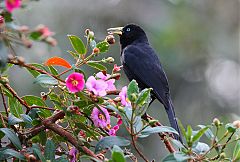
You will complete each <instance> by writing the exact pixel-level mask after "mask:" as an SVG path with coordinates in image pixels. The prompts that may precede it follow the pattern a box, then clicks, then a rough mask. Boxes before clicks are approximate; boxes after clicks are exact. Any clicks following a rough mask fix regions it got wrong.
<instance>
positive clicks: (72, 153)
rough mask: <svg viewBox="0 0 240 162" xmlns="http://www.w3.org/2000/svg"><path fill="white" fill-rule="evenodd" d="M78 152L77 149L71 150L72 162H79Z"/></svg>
mask: <svg viewBox="0 0 240 162" xmlns="http://www.w3.org/2000/svg"><path fill="white" fill-rule="evenodd" d="M77 152H78V150H77V149H76V148H75V147H72V148H71V150H70V151H69V155H70V162H76V161H77V158H76V155H77Z"/></svg>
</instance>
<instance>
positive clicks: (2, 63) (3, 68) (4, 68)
mask: <svg viewBox="0 0 240 162" xmlns="http://www.w3.org/2000/svg"><path fill="white" fill-rule="evenodd" d="M0 48H1V46H0ZM0 52H2V51H0ZM2 57H3V56H2ZM2 57H1V56H0V71H1V73H2V74H3V73H5V72H6V71H8V69H10V68H11V67H12V66H13V64H9V63H8V64H7V58H6V59H4V58H2ZM6 57H7V56H6ZM5 64H6V66H5Z"/></svg>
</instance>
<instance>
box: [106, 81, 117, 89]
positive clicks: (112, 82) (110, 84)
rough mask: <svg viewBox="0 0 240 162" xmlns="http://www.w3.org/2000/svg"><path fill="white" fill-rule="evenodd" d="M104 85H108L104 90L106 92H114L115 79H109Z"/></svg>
mask: <svg viewBox="0 0 240 162" xmlns="http://www.w3.org/2000/svg"><path fill="white" fill-rule="evenodd" d="M106 83H107V85H108V87H107V89H106V90H108V91H114V90H116V87H115V85H114V83H115V79H109V80H107V81H106Z"/></svg>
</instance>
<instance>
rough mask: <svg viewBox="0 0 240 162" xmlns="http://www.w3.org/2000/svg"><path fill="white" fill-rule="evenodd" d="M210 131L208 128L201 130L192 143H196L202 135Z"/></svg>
mask: <svg viewBox="0 0 240 162" xmlns="http://www.w3.org/2000/svg"><path fill="white" fill-rule="evenodd" d="M207 130H208V127H205V128H202V129H200V130H199V131H198V132H197V134H195V135H194V136H193V138H192V141H193V142H195V141H197V140H199V138H200V137H202V135H203V134H204V133H205V132H206V131H207Z"/></svg>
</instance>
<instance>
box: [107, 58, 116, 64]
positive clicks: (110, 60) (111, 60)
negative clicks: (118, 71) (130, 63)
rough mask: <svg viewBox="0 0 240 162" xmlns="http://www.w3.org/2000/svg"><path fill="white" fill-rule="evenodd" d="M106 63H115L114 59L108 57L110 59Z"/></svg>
mask: <svg viewBox="0 0 240 162" xmlns="http://www.w3.org/2000/svg"><path fill="white" fill-rule="evenodd" d="M106 62H108V63H113V62H114V58H112V57H108V58H107V59H106Z"/></svg>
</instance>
